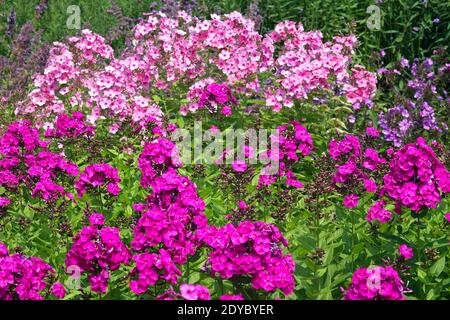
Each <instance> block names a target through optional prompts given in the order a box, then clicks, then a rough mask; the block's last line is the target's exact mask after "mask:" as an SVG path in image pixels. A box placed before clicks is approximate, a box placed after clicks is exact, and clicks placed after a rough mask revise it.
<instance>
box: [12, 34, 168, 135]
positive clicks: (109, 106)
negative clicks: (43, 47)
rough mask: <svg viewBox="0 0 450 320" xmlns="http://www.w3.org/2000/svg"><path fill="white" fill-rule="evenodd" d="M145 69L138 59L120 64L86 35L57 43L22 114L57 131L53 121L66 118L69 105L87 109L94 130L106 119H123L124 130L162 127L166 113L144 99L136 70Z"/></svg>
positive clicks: (102, 43)
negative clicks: (132, 126) (127, 125)
mask: <svg viewBox="0 0 450 320" xmlns="http://www.w3.org/2000/svg"><path fill="white" fill-rule="evenodd" d="M143 64H145V63H144V58H143V57H142V59H138V56H135V55H132V54H131V55H130V56H127V57H124V58H123V59H116V58H114V55H113V50H112V48H111V47H110V46H109V45H107V44H106V43H105V40H104V38H103V37H101V36H99V35H97V34H95V33H92V32H91V31H89V30H82V32H81V35H80V36H77V37H70V38H68V44H63V43H59V42H57V43H54V45H53V47H52V48H51V50H50V56H49V58H48V61H47V65H46V67H45V70H44V72H43V73H42V74H37V75H36V76H35V79H34V89H33V90H32V91H31V92H30V94H29V97H28V100H26V101H24V102H22V103H21V104H19V105H18V106H17V108H16V113H17V114H31V113H32V114H33V115H34V117H35V119H37V124H38V125H39V126H44V127H46V128H49V127H50V128H52V127H53V123H52V122H51V116H52V115H61V114H64V113H65V110H66V108H65V104H66V103H68V104H69V105H70V106H71V108H78V109H79V110H81V109H82V108H87V109H88V111H90V115H89V116H88V120H89V122H90V123H91V124H95V123H96V122H97V120H98V119H102V118H104V117H108V118H114V119H117V121H118V122H119V124H118V125H119V126H120V122H121V121H122V120H124V119H131V120H132V122H133V123H135V124H137V125H138V126H140V127H143V126H145V125H147V124H148V123H149V122H155V123H159V122H160V120H161V116H162V112H161V110H160V108H159V107H158V106H156V105H155V103H153V102H152V101H151V99H149V98H147V97H145V96H143V94H142V93H143V92H144V91H145V90H144V89H143V83H144V82H145V81H144V79H142V78H141V76H142V75H141V74H138V72H137V71H136V69H137V68H139V67H141V66H142V65H143ZM63 117H64V116H63ZM49 120H50V122H48V121H49ZM73 121H74V120H72V125H73V124H74V123H73Z"/></svg>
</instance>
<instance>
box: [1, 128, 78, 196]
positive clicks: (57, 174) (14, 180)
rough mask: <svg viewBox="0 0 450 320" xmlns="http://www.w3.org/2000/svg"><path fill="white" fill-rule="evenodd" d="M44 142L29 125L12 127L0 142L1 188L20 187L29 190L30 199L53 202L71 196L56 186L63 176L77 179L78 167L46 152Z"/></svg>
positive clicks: (62, 188) (60, 156) (62, 157)
mask: <svg viewBox="0 0 450 320" xmlns="http://www.w3.org/2000/svg"><path fill="white" fill-rule="evenodd" d="M47 145H48V142H47V141H43V140H41V139H40V138H39V132H38V130H37V129H36V128H33V127H32V125H31V122H30V121H28V120H22V121H18V122H14V123H12V124H11V125H10V126H9V127H8V130H7V131H6V133H5V134H4V135H3V137H1V139H0V155H2V156H3V157H2V159H1V160H0V186H5V187H7V188H15V187H17V186H19V184H20V183H23V184H24V185H26V186H27V187H28V188H30V189H31V190H32V196H33V197H37V196H40V197H42V198H43V199H44V200H46V201H52V200H55V199H57V198H59V197H60V196H68V197H69V198H73V197H72V195H71V194H70V193H68V192H66V191H65V189H64V187H63V186H62V185H61V184H59V183H58V182H57V180H58V179H60V180H63V179H64V177H65V176H71V177H76V176H77V175H78V167H77V166H76V165H75V164H74V163H72V162H70V161H67V160H66V159H65V158H64V156H62V155H59V154H55V153H53V152H50V151H48V150H47Z"/></svg>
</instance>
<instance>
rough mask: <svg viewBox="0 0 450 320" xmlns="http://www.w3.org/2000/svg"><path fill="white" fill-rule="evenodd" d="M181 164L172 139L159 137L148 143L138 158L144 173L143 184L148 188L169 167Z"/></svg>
mask: <svg viewBox="0 0 450 320" xmlns="http://www.w3.org/2000/svg"><path fill="white" fill-rule="evenodd" d="M181 166H182V163H181V161H180V159H179V156H178V151H177V148H176V146H175V143H173V142H172V141H170V140H168V139H165V138H159V139H155V140H154V141H152V142H149V143H146V144H145V146H144V150H143V151H142V153H141V154H140V155H139V158H138V167H139V170H141V174H142V176H141V186H142V187H143V188H148V187H150V185H151V183H152V182H153V180H154V179H155V177H156V176H158V175H161V174H162V173H164V172H167V170H168V169H169V168H178V167H181Z"/></svg>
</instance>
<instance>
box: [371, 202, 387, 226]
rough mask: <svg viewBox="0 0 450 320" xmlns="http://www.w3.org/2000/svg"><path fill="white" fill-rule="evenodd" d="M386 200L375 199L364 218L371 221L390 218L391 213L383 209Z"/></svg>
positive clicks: (384, 220)
mask: <svg viewBox="0 0 450 320" xmlns="http://www.w3.org/2000/svg"><path fill="white" fill-rule="evenodd" d="M385 206H386V202H385V201H384V200H379V201H376V202H375V203H374V204H373V205H372V206H371V207H370V208H369V211H368V212H367V215H366V220H367V221H369V222H372V221H373V220H378V221H379V222H381V223H385V222H388V221H389V220H391V217H392V214H391V212H390V211H389V210H387V209H385Z"/></svg>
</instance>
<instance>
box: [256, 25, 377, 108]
mask: <svg viewBox="0 0 450 320" xmlns="http://www.w3.org/2000/svg"><path fill="white" fill-rule="evenodd" d="M280 43H281V44H280ZM263 44H264V46H263V48H262V50H263V52H264V54H265V56H268V58H267V60H268V63H265V64H267V65H268V66H269V67H271V68H270V70H272V72H273V73H274V81H273V82H271V83H269V85H267V87H266V88H264V89H263V90H264V95H265V97H266V103H267V105H268V106H271V107H272V108H273V110H275V111H277V110H280V109H281V108H282V107H283V106H286V107H292V106H293V105H294V99H305V98H306V97H307V96H308V94H309V93H310V92H314V91H317V90H318V89H320V88H327V89H337V88H339V87H342V89H343V90H342V91H343V93H344V94H345V96H346V97H347V99H348V100H349V101H350V102H351V103H352V104H353V105H354V106H355V108H360V107H361V105H362V104H363V103H367V102H369V101H370V99H371V98H372V96H373V95H374V93H375V89H376V77H375V75H374V74H373V73H370V72H367V71H365V70H364V68H363V67H362V66H355V67H354V68H353V69H352V70H351V72H349V65H350V62H351V54H352V53H353V50H354V47H355V45H356V37H355V36H353V35H352V36H348V37H340V36H336V37H334V38H333V42H331V41H327V42H324V41H323V37H322V33H321V32H320V31H310V32H305V31H304V29H303V26H302V24H300V23H298V24H296V23H294V22H292V21H285V22H281V23H279V24H278V25H276V26H275V30H274V31H272V32H270V33H269V34H267V36H266V37H265V38H264V40H263ZM276 46H280V47H281V50H280V52H279V54H278V55H277V56H276V57H275V55H274V52H275V47H276ZM265 68H266V67H265V66H264V68H263V69H265ZM331 78H333V81H331Z"/></svg>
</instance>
